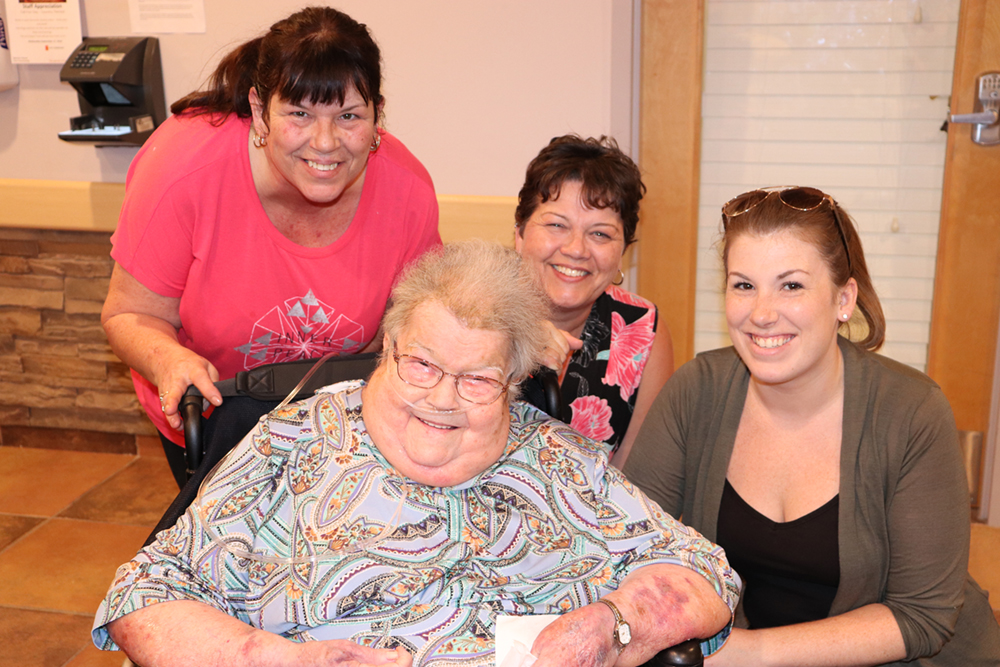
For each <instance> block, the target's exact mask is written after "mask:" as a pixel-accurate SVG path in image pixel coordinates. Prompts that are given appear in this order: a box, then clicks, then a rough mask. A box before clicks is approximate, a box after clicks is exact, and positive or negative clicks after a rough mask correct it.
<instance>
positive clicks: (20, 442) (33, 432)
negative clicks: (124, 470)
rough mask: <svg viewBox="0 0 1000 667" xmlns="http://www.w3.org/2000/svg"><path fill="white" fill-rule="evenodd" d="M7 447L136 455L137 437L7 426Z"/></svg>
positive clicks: (63, 429) (4, 432)
mask: <svg viewBox="0 0 1000 667" xmlns="http://www.w3.org/2000/svg"><path fill="white" fill-rule="evenodd" d="M3 444H4V446H5V447H37V448H41V449H61V450H70V451H75V452H104V453H105V454H135V436H134V435H131V434H128V433H103V432H101V431H85V430H82V429H75V428H42V427H38V426H5V427H4V429H3Z"/></svg>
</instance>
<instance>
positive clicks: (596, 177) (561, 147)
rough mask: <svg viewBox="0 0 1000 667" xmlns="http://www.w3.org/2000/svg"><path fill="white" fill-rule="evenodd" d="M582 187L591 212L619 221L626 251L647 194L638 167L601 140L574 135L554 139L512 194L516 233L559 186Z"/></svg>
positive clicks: (612, 143) (611, 142) (609, 140)
mask: <svg viewBox="0 0 1000 667" xmlns="http://www.w3.org/2000/svg"><path fill="white" fill-rule="evenodd" d="M567 181H575V182H578V183H580V184H581V186H582V187H581V190H582V196H583V200H584V201H585V202H586V204H587V206H589V207H591V208H610V209H611V210H613V211H615V212H616V213H617V214H618V217H620V218H621V219H622V228H623V231H624V233H625V247H626V248H627V247H628V246H629V245H631V244H632V243H634V242H635V230H636V227H637V226H638V225H639V202H640V201H641V200H642V198H643V196H644V195H645V194H646V186H645V185H644V184H643V182H642V174H640V173H639V167H637V166H636V164H635V162H633V161H632V158H630V157H629V156H628V155H625V153H623V152H622V150H621V149H620V148H618V142H616V141H615V140H614V139H612V138H611V137H605V136H602V137H600V138H599V139H595V138H593V137H590V138H587V139H584V138H583V137H581V136H579V135H577V134H566V135H563V136H561V137H556V138H555V139H553V140H552V141H550V142H549V145H548V146H546V147H545V148H543V149H542V150H541V152H539V153H538V155H537V156H535V159H534V160H532V161H531V163H530V164H529V165H528V171H527V173H526V174H525V176H524V185H523V186H521V191H520V192H519V193H518V195H517V209H516V211H515V212H514V221H515V223H516V224H517V230H518V233H521V232H522V231H523V230H524V225H525V224H526V223H527V222H528V219H529V218H530V217H531V216H532V214H533V213H534V212H535V209H536V208H538V206H539V205H540V204H544V203H545V202H547V201H549V200H551V199H557V198H558V197H559V191H560V189H561V188H562V184H563V183H565V182H567Z"/></svg>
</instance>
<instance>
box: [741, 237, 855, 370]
mask: <svg viewBox="0 0 1000 667" xmlns="http://www.w3.org/2000/svg"><path fill="white" fill-rule="evenodd" d="M727 261H728V266H727V267H726V268H727V274H726V279H727V284H726V320H727V322H728V324H729V336H730V338H731V339H732V341H733V345H734V346H735V347H736V351H737V352H738V353H739V355H740V358H741V359H743V362H744V363H745V364H746V365H747V368H749V369H750V374H751V375H752V377H753V379H754V380H755V381H756V382H760V383H762V384H765V385H784V384H786V383H795V384H796V386H797V385H798V384H801V383H802V382H808V381H809V380H810V379H812V378H820V377H829V376H826V375H824V374H825V373H828V372H831V371H832V372H839V371H838V366H837V365H836V364H838V363H839V360H840V352H839V349H838V347H837V329H838V326H839V325H840V324H841V323H843V322H844V316H847V318H850V315H851V313H852V312H853V310H854V304H855V300H856V298H857V285H856V283H855V282H854V279H853V278H852V279H850V280H849V281H848V282H847V284H846V285H845V286H844V287H838V286H837V285H835V284H834V282H833V279H832V278H831V276H830V270H829V268H828V266H827V264H826V262H825V261H824V260H823V257H822V256H821V255H820V253H819V251H818V250H817V249H816V246H814V245H813V244H812V243H810V242H809V241H806V240H804V239H803V238H802V237H801V236H800V235H799V234H797V233H795V232H794V231H782V232H777V233H774V234H770V235H768V236H757V235H754V234H741V235H740V236H738V237H736V238H735V239H733V240H732V241H731V242H730V244H729V247H728V260H727Z"/></svg>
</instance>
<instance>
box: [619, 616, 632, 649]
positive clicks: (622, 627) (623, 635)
mask: <svg viewBox="0 0 1000 667" xmlns="http://www.w3.org/2000/svg"><path fill="white" fill-rule="evenodd" d="M618 641H619V642H621V643H622V646H625V645H626V644H628V643H629V642H630V641H632V628H631V627H630V626H629V624H628V623H626V622H625V621H622V622H621V623H619V624H618Z"/></svg>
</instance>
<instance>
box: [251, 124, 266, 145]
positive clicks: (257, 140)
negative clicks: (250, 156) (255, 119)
mask: <svg viewBox="0 0 1000 667" xmlns="http://www.w3.org/2000/svg"><path fill="white" fill-rule="evenodd" d="M250 131H251V132H253V145H254V148H263V147H264V146H267V137H266V136H264V137H262V136H260V135H259V134H257V128H255V127H254V128H250Z"/></svg>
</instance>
